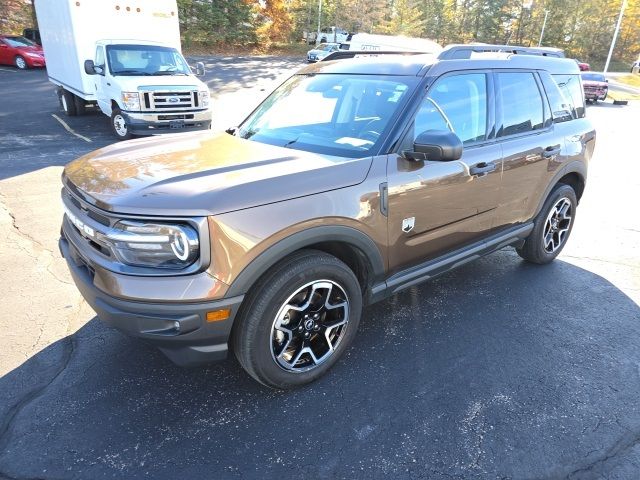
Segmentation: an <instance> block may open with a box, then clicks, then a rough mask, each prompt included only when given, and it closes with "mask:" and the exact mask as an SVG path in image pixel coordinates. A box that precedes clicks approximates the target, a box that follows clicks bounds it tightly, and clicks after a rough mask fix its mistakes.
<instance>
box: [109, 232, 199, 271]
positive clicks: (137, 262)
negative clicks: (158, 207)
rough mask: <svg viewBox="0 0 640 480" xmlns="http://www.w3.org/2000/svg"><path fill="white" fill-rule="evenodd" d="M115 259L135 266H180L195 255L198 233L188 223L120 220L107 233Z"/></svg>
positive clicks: (174, 267) (197, 250) (196, 255)
mask: <svg viewBox="0 0 640 480" xmlns="http://www.w3.org/2000/svg"><path fill="white" fill-rule="evenodd" d="M106 240H107V241H108V242H109V243H111V245H112V246H113V251H114V252H115V254H116V256H117V257H118V260H119V261H120V262H122V263H125V264H127V265H131V266H135V267H152V268H169V269H181V268H185V267H188V266H189V265H191V264H192V263H193V262H195V261H196V260H197V258H198V253H199V249H200V246H199V242H198V233H197V232H196V231H195V230H194V229H193V228H192V227H190V226H188V225H169V224H164V223H146V222H133V221H129V220H122V221H120V222H118V223H117V224H116V225H115V226H114V229H113V230H112V231H110V232H109V233H108V235H107V238H106Z"/></svg>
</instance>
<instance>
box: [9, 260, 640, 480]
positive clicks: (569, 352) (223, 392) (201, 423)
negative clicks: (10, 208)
mask: <svg viewBox="0 0 640 480" xmlns="http://www.w3.org/2000/svg"><path fill="white" fill-rule="evenodd" d="M639 318H640V308H639V307H638V305H637V304H635V303H634V302H633V301H632V300H631V299H630V298H628V297H627V296H626V295H625V294H624V293H622V292H621V291H620V290H619V289H618V288H617V287H616V286H614V285H612V284H611V283H609V282H608V281H607V280H605V279H604V278H602V277H599V276H597V275H595V274H593V273H591V272H589V271H586V270H583V269H581V268H578V267H576V266H573V265H571V264H569V263H565V262H562V261H557V262H555V263H554V264H552V265H549V266H546V267H538V266H532V265H529V264H525V263H523V262H521V261H520V260H519V258H518V257H516V256H515V254H514V253H512V252H510V251H501V252H499V253H497V254H494V255H491V256H489V257H487V258H485V259H481V260H479V261H477V262H475V263H473V264H469V265H466V266H464V267H462V268H460V269H459V270H458V271H455V272H452V273H449V274H447V275H445V276H443V277H440V278H439V279H436V280H434V281H432V282H430V283H427V284H424V285H422V286H419V287H414V288H412V289H410V290H408V291H406V292H404V293H402V294H399V295H397V296H395V297H392V298H391V299H389V300H387V301H385V302H382V303H380V304H376V305H373V306H371V307H369V308H367V310H366V311H365V313H364V316H363V322H362V323H361V326H360V331H359V333H358V336H357V337H356V340H355V342H354V344H353V345H352V346H351V348H350V349H349V351H348V353H347V355H346V356H345V357H344V358H343V359H342V361H340V362H339V363H338V364H337V365H336V367H335V368H334V369H333V370H332V371H330V372H329V374H328V375H327V376H325V377H323V378H322V379H321V380H319V381H318V382H316V383H314V384H312V385H311V386H309V387H306V388H303V389H300V390H297V391H293V392H278V391H273V390H269V389H267V388H264V387H262V386H260V385H258V384H257V383H255V382H254V381H253V380H251V379H250V378H249V377H248V376H247V375H246V374H245V373H244V372H243V371H242V370H241V369H240V368H239V366H238V365H237V363H236V362H235V360H231V359H230V360H227V361H226V362H223V363H221V364H216V365H211V366H207V367H203V368H196V369H182V368H179V367H176V366H174V365H172V364H171V363H170V362H169V361H168V360H167V359H165V358H164V357H163V355H162V354H161V353H160V352H159V351H157V350H155V349H154V348H151V347H149V346H147V345H145V344H144V343H142V342H141V341H139V340H136V339H132V338H128V337H125V336H124V335H122V334H120V333H118V332H116V331H114V330H111V329H109V328H107V327H106V326H104V325H103V324H102V323H100V322H99V321H98V320H97V319H93V320H92V321H90V322H89V323H87V324H86V325H85V326H84V327H83V328H82V329H80V330H79V331H77V332H76V333H75V334H74V335H72V336H70V337H67V338H64V339H62V340H60V341H58V342H56V343H54V344H52V345H50V346H49V347H47V348H46V349H44V350H42V351H41V352H39V353H38V354H37V355H35V356H34V357H32V358H30V359H29V360H27V361H26V362H25V363H24V364H23V365H21V366H20V367H19V368H16V369H15V370H13V371H12V372H10V373H9V374H7V375H6V376H5V377H3V378H2V379H0V414H1V415H2V417H1V418H2V420H1V421H0V428H1V429H0V472H1V473H0V477H2V475H7V476H9V477H13V478H23V477H24V478H43V479H45V478H92V479H99V478H113V477H116V478H141V477H148V478H177V477H178V476H182V477H184V478H190V477H194V478H195V477H196V476H197V477H198V478H236V477H241V478H271V477H275V476H279V477H281V478H290V477H291V476H292V474H295V475H298V476H300V475H302V478H345V477H353V478H364V477H367V478H389V476H393V478H416V477H421V478H422V477H425V478H444V477H445V476H446V477H447V478H451V477H453V478H486V477H491V478H493V477H496V476H500V477H501V478H502V477H508V478H511V477H513V478H525V477H526V478H545V477H553V478H555V477H569V478H591V475H593V476H594V478H596V477H598V475H600V474H601V473H602V472H611V471H615V472H618V473H620V472H621V476H620V477H619V478H630V477H625V472H627V471H629V472H633V470H625V469H629V468H634V467H633V461H637V459H638V458H637V451H636V450H637V449H636V450H634V449H633V447H634V445H635V444H636V443H637V441H638V440H637V438H638V435H635V436H634V433H633V432H638V428H639V426H640V411H638V409H637V403H638V402H637V399H638V390H639V386H640V381H639V371H640V370H639V368H640V367H639V365H640V348H639V347H640V323H639V322H638V319H639ZM51 321H56V319H51ZM634 452H635V453H634ZM634 454H635V457H633V455H634ZM629 455H631V456H632V457H631V459H629V457H628V456H629ZM636 465H637V464H636ZM636 473H637V472H636ZM632 476H633V475H632Z"/></svg>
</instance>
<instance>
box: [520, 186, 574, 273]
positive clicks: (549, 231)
mask: <svg viewBox="0 0 640 480" xmlns="http://www.w3.org/2000/svg"><path fill="white" fill-rule="evenodd" d="M577 206H578V200H577V198H576V192H575V191H574V190H573V188H571V187H570V186H569V185H565V184H563V183H559V184H558V185H557V186H556V187H555V188H554V189H553V190H552V191H551V193H550V194H549V197H547V200H546V201H545V202H544V205H543V207H542V209H541V210H540V213H538V215H537V216H536V218H535V219H534V227H533V230H532V231H531V233H530V234H529V237H527V239H526V240H525V242H524V245H523V246H522V247H521V248H516V251H517V252H518V255H520V256H521V257H522V258H523V259H525V260H526V261H528V262H531V263H537V264H539V265H543V264H545V263H549V262H551V261H553V260H554V259H555V258H556V257H557V256H558V255H559V254H560V252H561V251H562V249H563V248H564V246H565V245H566V244H567V240H568V239H569V236H570V235H571V231H572V230H573V224H574V223H575V218H576V207H577Z"/></svg>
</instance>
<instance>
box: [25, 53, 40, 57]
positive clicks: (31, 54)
mask: <svg viewBox="0 0 640 480" xmlns="http://www.w3.org/2000/svg"><path fill="white" fill-rule="evenodd" d="M25 55H26V56H27V57H31V58H40V57H41V56H42V55H41V54H40V53H33V52H26V53H25Z"/></svg>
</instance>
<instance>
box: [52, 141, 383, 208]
mask: <svg viewBox="0 0 640 480" xmlns="http://www.w3.org/2000/svg"><path fill="white" fill-rule="evenodd" d="M371 161H372V159H371V157H367V158H363V159H344V158H338V157H330V156H324V155H317V154H313V153H308V152H302V151H299V150H293V149H288V148H282V147H274V146H271V145H265V144H262V143H258V142H253V141H250V140H244V139H241V138H239V137H234V136H232V135H229V134H226V133H221V134H217V135H211V134H210V133H209V132H197V133H184V134H182V133H180V134H168V135H164V136H161V137H155V138H145V139H140V140H132V141H128V142H124V143H119V144H115V145H111V146H109V147H106V148H102V149H100V150H96V151H95V152H92V153H89V154H87V155H85V156H83V157H80V158H78V159H77V160H75V161H73V162H71V163H70V164H69V165H67V166H66V167H65V170H64V173H63V182H64V184H65V185H66V186H67V187H68V188H69V189H70V190H72V191H73V192H74V193H75V194H76V195H78V196H80V197H81V198H83V199H84V200H85V201H87V202H89V203H91V204H94V205H96V206H97V207H98V208H101V209H103V210H107V211H111V212H115V213H122V214H134V215H166V216H204V215H215V214H220V213H226V212H231V211H235V210H240V209H244V208H250V207H254V206H258V205H264V204H267V203H274V202H280V201H283V200H289V199H292V198H296V197H303V196H307V195H312V194H315V193H321V192H325V191H328V190H334V189H339V188H344V187H348V186H351V185H356V184H358V183H361V182H363V181H364V179H365V178H366V176H367V172H368V171H369V168H370V166H371Z"/></svg>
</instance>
